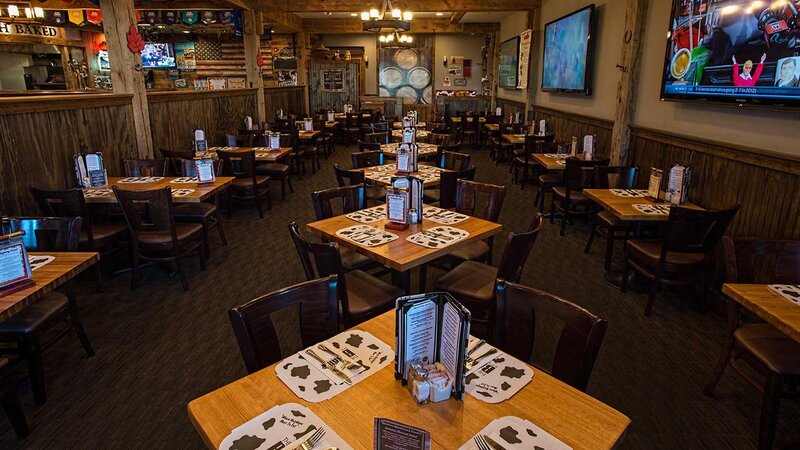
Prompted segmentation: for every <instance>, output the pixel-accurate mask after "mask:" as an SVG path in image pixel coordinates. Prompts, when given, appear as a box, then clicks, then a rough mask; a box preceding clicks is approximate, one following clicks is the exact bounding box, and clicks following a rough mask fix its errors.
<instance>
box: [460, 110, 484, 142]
mask: <svg viewBox="0 0 800 450" xmlns="http://www.w3.org/2000/svg"><path fill="white" fill-rule="evenodd" d="M479 126H480V120H479V119H478V116H477V115H475V114H474V113H473V114H461V125H460V127H459V136H460V138H461V141H462V142H466V141H467V140H470V141H471V142H472V145H473V146H477V143H478V134H479V133H478V130H479V128H478V127H479Z"/></svg>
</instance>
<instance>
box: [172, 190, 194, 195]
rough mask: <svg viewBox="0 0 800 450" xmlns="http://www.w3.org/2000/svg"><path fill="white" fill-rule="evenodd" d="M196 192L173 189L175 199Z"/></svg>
mask: <svg viewBox="0 0 800 450" xmlns="http://www.w3.org/2000/svg"><path fill="white" fill-rule="evenodd" d="M192 192H194V189H173V190H172V196H173V197H186V196H187V195H189V194H191V193H192Z"/></svg>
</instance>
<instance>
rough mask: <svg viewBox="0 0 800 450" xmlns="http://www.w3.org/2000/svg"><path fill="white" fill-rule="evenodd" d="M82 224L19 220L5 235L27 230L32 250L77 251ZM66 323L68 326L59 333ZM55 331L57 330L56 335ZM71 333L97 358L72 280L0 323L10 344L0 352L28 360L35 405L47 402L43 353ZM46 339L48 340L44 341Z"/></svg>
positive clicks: (48, 219) (27, 245)
mask: <svg viewBox="0 0 800 450" xmlns="http://www.w3.org/2000/svg"><path fill="white" fill-rule="evenodd" d="M82 221H83V220H82V219H81V218H80V217H74V218H63V217H19V218H13V219H10V220H9V221H8V222H7V223H6V226H7V227H9V229H7V230H5V232H6V233H7V232H15V231H20V230H24V231H25V232H26V235H25V236H24V237H23V243H24V245H25V248H26V249H27V250H29V251H40V252H75V251H78V247H79V237H80V229H81V223H82ZM63 324H66V325H67V326H66V327H63V328H62V329H60V330H59V329H58V328H59V326H60V325H63ZM54 330H58V331H57V332H55V333H54V332H53V331H54ZM70 332H74V333H75V334H76V335H77V336H78V340H79V341H80V342H81V345H82V346H83V350H84V351H85V352H86V356H88V357H90V358H91V357H92V356H94V349H93V348H92V344H90V343H89V338H88V337H87V336H86V331H84V329H83V324H82V323H81V320H80V315H79V314H78V300H77V298H76V296H75V287H74V282H73V280H72V279H70V280H69V281H67V282H66V283H64V285H63V286H62V287H61V288H60V289H59V290H55V291H52V292H50V293H48V294H45V296H44V297H42V298H40V299H39V300H37V301H35V302H34V303H32V304H30V305H28V306H26V307H25V308H23V309H22V310H21V311H20V312H18V313H16V314H14V315H13V316H11V317H10V318H8V319H6V320H5V321H3V322H0V342H3V343H8V344H10V346H9V347H3V348H2V349H0V353H3V354H14V355H19V356H20V357H23V358H25V360H26V361H27V363H28V375H29V376H30V379H31V390H32V391H33V399H34V401H35V402H36V404H39V405H41V404H44V403H45V401H46V400H47V395H46V390H45V380H44V366H43V364H42V353H43V351H44V350H45V349H47V348H49V347H50V346H51V345H53V344H54V343H55V342H56V341H57V340H59V339H60V338H62V337H64V336H65V335H67V334H68V333H70ZM45 337H46V338H47V340H46V341H42V339H43V338H45Z"/></svg>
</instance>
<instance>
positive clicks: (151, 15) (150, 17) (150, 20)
mask: <svg viewBox="0 0 800 450" xmlns="http://www.w3.org/2000/svg"><path fill="white" fill-rule="evenodd" d="M142 20H143V21H144V23H147V24H150V25H155V24H157V23H158V20H159V14H158V11H142Z"/></svg>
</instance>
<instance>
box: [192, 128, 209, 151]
mask: <svg viewBox="0 0 800 450" xmlns="http://www.w3.org/2000/svg"><path fill="white" fill-rule="evenodd" d="M194 152H195V153H200V154H203V153H207V152H208V141H207V140H206V132H205V131H203V130H201V129H199V128H198V129H196V130H194Z"/></svg>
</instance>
